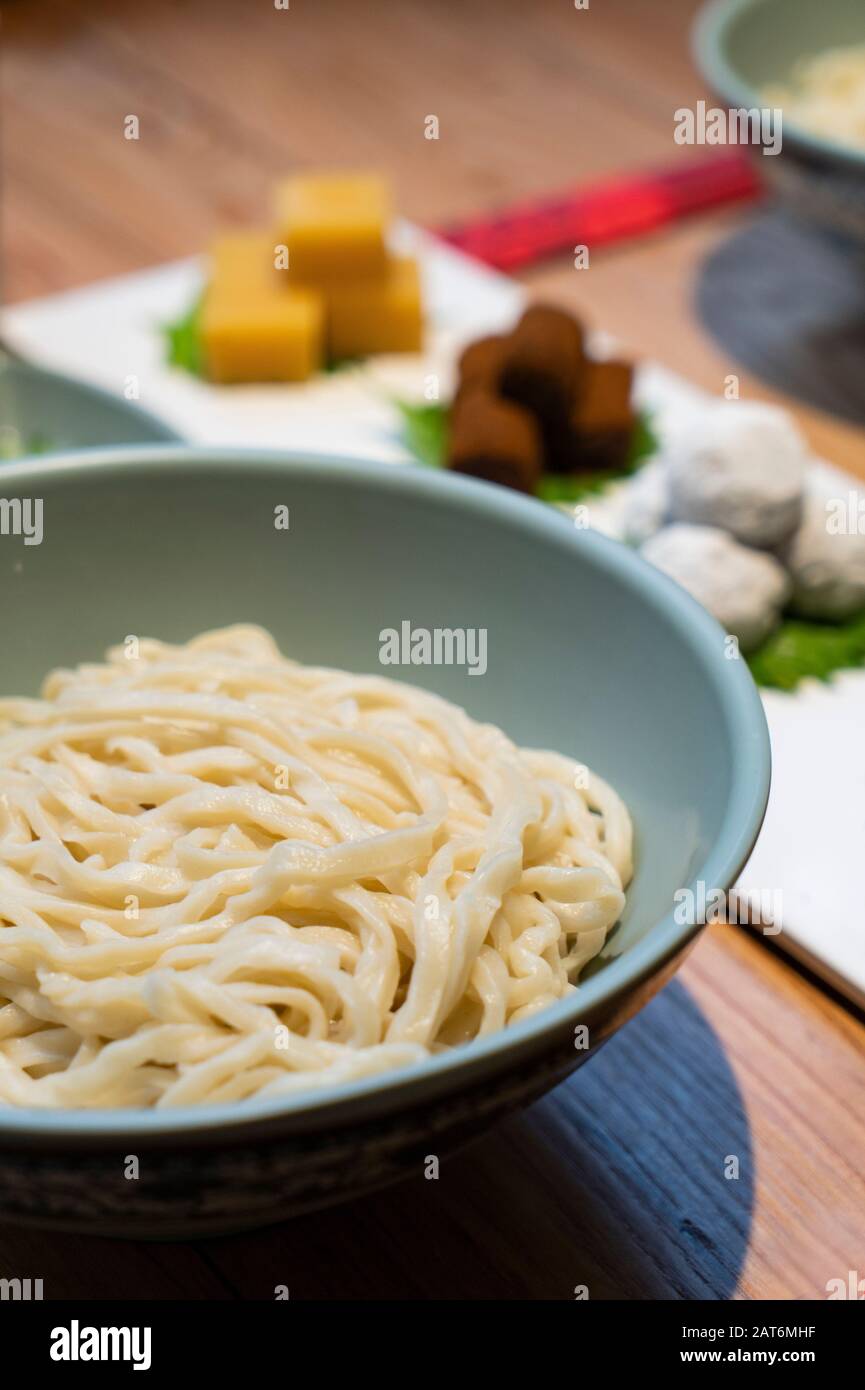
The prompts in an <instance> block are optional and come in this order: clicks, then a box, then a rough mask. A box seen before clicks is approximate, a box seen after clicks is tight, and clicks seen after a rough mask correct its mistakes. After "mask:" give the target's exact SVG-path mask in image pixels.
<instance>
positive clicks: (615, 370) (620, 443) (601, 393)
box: [570, 359, 637, 471]
mask: <svg viewBox="0 0 865 1390" xmlns="http://www.w3.org/2000/svg"><path fill="white" fill-rule="evenodd" d="M633 379H634V369H633V367H632V366H631V364H630V362H621V361H616V360H612V359H611V360H610V361H607V362H587V363H586V373H585V377H584V384H583V391H582V394H581V395H580V397H579V400H578V403H577V406H576V408H575V410H574V412H573V415H572V417H571V425H572V429H573V443H572V461H571V465H570V466H571V469H572V470H574V471H583V470H586V469H591V470H592V471H595V470H598V469H607V468H608V469H610V470H611V471H613V470H616V469H621V468H624V466H625V464H626V463H627V461H628V452H629V450H630V447H631V440H632V438H633V434H634V427H635V425H636V423H637V416H636V412H635V411H634V408H633V406H632V405H631V388H632V385H633Z"/></svg>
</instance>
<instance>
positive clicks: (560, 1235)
mask: <svg viewBox="0 0 865 1390" xmlns="http://www.w3.org/2000/svg"><path fill="white" fill-rule="evenodd" d="M736 1164H738V1171H739V1176H738V1178H733V1177H730V1178H728V1177H726V1176H725V1173H730V1172H732V1171H734V1168H735V1165H736ZM752 1203H753V1159H752V1154H751V1145H750V1136H749V1130H748V1122H747V1118H746V1116H745V1113H744V1110H743V1106H742V1100H741V1097H740V1094H739V1091H738V1088H737V1085H736V1079H735V1077H734V1075H733V1073H732V1071H731V1069H730V1066H729V1064H728V1062H727V1060H726V1058H725V1056H724V1052H723V1050H722V1047H721V1045H720V1042H719V1040H718V1038H717V1037H716V1035H715V1033H714V1032H713V1030H712V1029H711V1027H710V1026H709V1024H708V1023H707V1021H706V1019H705V1018H704V1016H703V1014H702V1013H701V1011H700V1010H699V1008H698V1007H697V1005H696V1004H695V1003H694V1001H693V999H692V998H691V996H690V994H689V993H688V991H687V990H686V989H685V987H684V986H683V985H682V984H680V983H679V982H678V981H677V980H674V981H673V982H672V983H671V984H670V985H668V986H667V988H666V989H665V990H664V991H663V993H662V994H661V995H660V996H659V997H658V998H657V999H655V1000H654V1001H653V1002H652V1003H651V1004H650V1005H649V1006H648V1007H647V1008H646V1009H645V1010H644V1011H643V1012H642V1013H641V1014H639V1015H638V1017H637V1018H636V1019H634V1020H633V1021H632V1022H631V1023H630V1024H628V1026H627V1027H626V1028H624V1029H623V1030H622V1031H621V1032H620V1033H619V1034H617V1035H616V1037H614V1038H613V1039H612V1040H611V1041H610V1042H609V1043H608V1044H607V1046H606V1047H604V1048H603V1049H602V1050H601V1051H600V1052H599V1054H598V1056H597V1057H595V1058H594V1059H593V1060H592V1061H591V1062H590V1063H589V1064H588V1065H587V1066H585V1067H583V1068H582V1069H581V1070H580V1071H579V1072H577V1073H576V1074H575V1075H574V1076H573V1077H571V1078H570V1080H568V1081H566V1082H565V1083H564V1084H563V1085H561V1086H559V1087H558V1088H557V1089H556V1090H555V1091H553V1092H552V1093H551V1094H550V1095H549V1096H547V1097H545V1099H543V1100H541V1101H539V1102H538V1103H537V1104H536V1105H534V1106H533V1107H532V1108H531V1110H529V1111H527V1112H525V1113H524V1114H522V1115H520V1116H518V1117H515V1118H514V1119H512V1120H510V1121H507V1122H506V1123H504V1124H502V1125H499V1126H498V1127H497V1128H494V1129H493V1130H491V1132H490V1133H489V1135H488V1136H487V1137H486V1138H484V1139H482V1140H481V1141H479V1142H478V1143H476V1144H474V1145H473V1146H472V1147H470V1148H468V1149H466V1150H465V1151H464V1152H462V1153H460V1154H457V1155H455V1156H454V1157H452V1158H450V1159H447V1160H445V1161H444V1162H443V1163H442V1165H441V1172H440V1177H439V1179H438V1180H437V1181H433V1180H428V1179H425V1178H424V1177H423V1176H422V1175H421V1174H419V1175H418V1177H417V1178H411V1179H409V1180H408V1181H406V1182H403V1183H401V1184H399V1185H398V1186H396V1187H391V1188H388V1189H386V1190H384V1191H381V1192H378V1193H375V1194H373V1195H371V1196H368V1197H365V1198H361V1199H359V1200H357V1201H355V1202H352V1203H350V1204H347V1205H344V1206H341V1207H333V1208H330V1209H328V1210H325V1211H319V1212H314V1213H312V1214H310V1215H308V1216H304V1217H299V1218H298V1219H296V1220H294V1221H290V1222H285V1223H283V1224H282V1225H279V1226H275V1227H271V1228H269V1229H268V1230H264V1231H258V1232H252V1233H249V1234H246V1235H239V1236H226V1237H220V1238H218V1239H214V1240H207V1241H199V1242H196V1243H194V1244H193V1243H174V1244H163V1243H161V1242H160V1243H154V1244H151V1243H147V1242H141V1241H113V1240H111V1241H109V1240H103V1239H99V1238H95V1237H94V1238H88V1237H83V1236H65V1235H64V1236H61V1235H56V1234H54V1233H53V1232H51V1231H35V1230H31V1231H25V1230H18V1229H15V1228H12V1227H0V1264H2V1265H3V1268H0V1274H5V1273H8V1272H10V1271H11V1273H18V1274H21V1273H24V1274H27V1273H29V1274H38V1275H40V1276H41V1277H44V1282H45V1297H46V1298H54V1299H56V1298H75V1299H79V1298H83V1299H93V1298H119V1299H145V1298H156V1299H175V1300H186V1299H207V1300H225V1299H232V1298H238V1297H239V1298H245V1299H272V1298H273V1297H274V1290H275V1289H276V1287H277V1286H279V1285H285V1286H287V1287H288V1289H289V1292H290V1297H291V1298H292V1299H368V1298H381V1299H472V1298H486V1299H514V1298H515V1299H538V1298H546V1299H572V1298H574V1297H575V1296H576V1294H575V1290H577V1289H578V1288H580V1287H582V1288H584V1289H585V1290H587V1291H588V1295H589V1297H590V1298H592V1299H599V1298H627V1299H635V1298H641V1299H660V1298H688V1299H690V1298H696V1299H700V1298H720V1299H723V1298H729V1297H730V1296H731V1295H732V1293H733V1292H734V1290H735V1288H736V1283H737V1278H738V1274H739V1270H740V1268H741V1266H742V1262H743V1260H744V1256H745V1252H746V1249H747V1244H748V1233H749V1229H750V1222H751V1210H752ZM7 1264H8V1265H9V1270H7V1269H6V1268H5V1266H6V1265H7Z"/></svg>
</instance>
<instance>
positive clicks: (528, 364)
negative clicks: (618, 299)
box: [499, 304, 585, 436]
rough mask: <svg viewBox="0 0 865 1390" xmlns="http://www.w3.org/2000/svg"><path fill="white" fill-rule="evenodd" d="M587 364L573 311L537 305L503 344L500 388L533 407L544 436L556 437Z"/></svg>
mask: <svg viewBox="0 0 865 1390" xmlns="http://www.w3.org/2000/svg"><path fill="white" fill-rule="evenodd" d="M584 364H585V356H584V353H583V330H582V328H581V327H580V325H579V323H578V322H577V320H576V319H575V318H574V317H573V315H571V314H568V313H566V312H565V310H564V309H557V308H554V307H553V306H552V305H549V304H535V305H533V306H532V307H531V308H530V309H527V310H526V312H525V313H524V314H523V316H522V318H521V319H520V321H519V323H518V324H517V326H516V328H515V329H514V331H513V333H512V334H511V336H510V337H509V338H508V339H507V341H506V343H505V344H504V348H503V352H502V364H501V369H500V373H499V390H500V391H501V394H502V395H503V396H506V397H507V398H508V400H512V401H516V403H517V404H518V405H522V406H525V408H526V409H527V410H531V411H532V413H533V414H534V415H535V417H536V418H537V420H538V423H539V424H540V425H541V428H542V430H543V431H544V435H545V436H547V435H554V434H555V433H556V432H557V431H560V430H563V429H565V428H566V426H567V422H568V419H569V416H570V413H571V408H572V403H573V401H574V400H575V399H576V398H577V396H578V395H579V394H580V386H581V379H582V375H583V371H584Z"/></svg>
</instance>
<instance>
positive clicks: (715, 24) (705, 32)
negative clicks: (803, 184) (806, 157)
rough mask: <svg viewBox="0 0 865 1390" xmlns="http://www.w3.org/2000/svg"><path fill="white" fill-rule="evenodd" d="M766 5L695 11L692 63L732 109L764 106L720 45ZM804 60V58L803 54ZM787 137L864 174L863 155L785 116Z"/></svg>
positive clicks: (722, 4) (737, 2) (735, 0)
mask: <svg viewBox="0 0 865 1390" xmlns="http://www.w3.org/2000/svg"><path fill="white" fill-rule="evenodd" d="M766 3H768V0H708V4H706V5H704V6H703V8H702V9H701V10H699V11H698V13H697V16H696V18H695V20H694V25H693V29H692V35H691V47H692V51H693V54H694V60H695V62H696V64H697V67H698V68H699V70H700V72H701V74H702V76H703V78H704V79H705V81H706V82H707V83H708V85H709V87H711V89H712V90H713V91H714V92H715V93H717V95H718V96H720V97H722V98H723V99H724V101H726V102H727V104H728V106H729V107H731V108H736V107H740V106H743V107H748V108H750V107H754V106H756V107H762V106H763V105H764V104H765V103H764V102H763V100H762V98H761V94H760V93H759V92H758V91H757V89H756V88H755V87H752V86H751V84H750V82H746V81H745V79H744V78H743V77H741V76H740V74H739V73H738V72H737V71H736V69H735V68H734V67H731V65H730V64H729V63H728V62H727V59H726V57H725V56H724V51H723V46H722V41H723V38H724V36H725V34H726V33H727V32H728V30H729V29H730V27H731V26H732V24H733V23H734V21H735V20H736V19H738V17H739V16H740V15H741V14H744V13H745V11H746V10H753V9H755V8H756V6H757V5H763V4H766ZM863 42H865V37H863ZM803 56H805V55H804V54H803ZM788 135H789V136H791V137H792V141H793V144H794V145H797V146H799V147H801V148H802V149H803V150H806V151H807V152H808V153H810V154H812V155H817V156H819V157H820V158H822V159H824V160H826V159H830V160H832V161H833V162H834V163H839V164H842V165H844V166H845V167H846V168H847V169H848V170H849V171H850V172H856V173H857V174H859V175H861V174H862V173H863V171H865V153H862V152H860V151H858V150H856V149H854V148H853V147H852V146H850V145H845V144H844V143H843V142H841V141H836V140H829V139H826V138H825V137H824V136H821V135H814V134H813V133H812V132H811V131H809V130H806V129H805V128H804V127H803V126H800V125H797V124H796V123H795V121H789V120H788V119H787V118H786V116H785V117H784V126H783V138H784V139H785V140H786V138H787V136H788ZM783 157H784V149H783V145H782V148H781V152H780V155H779V156H778V158H781V159H783Z"/></svg>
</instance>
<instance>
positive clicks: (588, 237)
mask: <svg viewBox="0 0 865 1390" xmlns="http://www.w3.org/2000/svg"><path fill="white" fill-rule="evenodd" d="M761 187H762V185H761V181H760V179H759V177H758V175H757V172H756V169H755V167H754V165H753V163H752V162H751V160H750V159H749V158H748V156H747V155H746V154H745V153H743V152H742V151H741V150H736V151H735V152H732V153H727V154H721V155H711V156H709V157H708V158H704V159H689V160H688V161H687V162H685V163H680V164H675V165H667V166H664V167H663V168H659V169H654V170H648V171H646V170H643V171H640V172H637V173H628V174H620V175H617V176H615V177H613V178H609V179H603V180H601V181H600V182H599V183H594V184H588V185H586V186H585V187H582V188H577V189H574V190H573V191H571V192H569V193H565V194H562V195H560V196H559V197H556V198H549V199H540V200H538V199H535V200H533V201H531V202H525V203H518V204H514V205H513V206H511V207H509V208H503V209H502V210H501V211H499V212H494V213H491V214H490V215H488V216H485V217H478V218H473V219H470V220H469V221H466V222H462V223H460V224H458V225H456V226H451V227H444V228H441V229H439V232H438V235H439V236H441V237H442V238H443V240H445V241H448V242H450V243H451V244H452V245H453V246H458V247H459V248H460V249H461V250H462V251H465V252H466V253H467V255H470V256H474V257H475V258H476V259H477V260H480V261H486V262H487V264H488V265H492V266H496V267H497V269H499V270H517V269H518V268H519V267H520V266H525V265H531V264H532V263H533V262H535V261H540V260H544V259H545V258H546V257H548V256H555V255H559V254H561V253H562V252H563V251H571V252H573V251H574V250H575V248H576V247H578V246H587V247H588V248H589V251H590V253H591V252H592V251H594V250H596V249H597V248H598V247H600V246H610V245H612V244H613V243H614V242H617V241H625V240H627V239H628V238H630V237H638V236H644V235H645V234H646V233H647V232H653V231H657V229H658V228H659V227H663V226H666V225H667V223H670V222H675V221H678V219H679V218H682V217H689V216H692V215H693V214H694V213H698V212H704V211H706V210H707V209H709V208H713V207H720V206H723V205H724V204H727V203H733V202H738V201H740V200H742V199H745V198H754V197H756V196H757V195H758V194H759V193H760V191H761Z"/></svg>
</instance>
